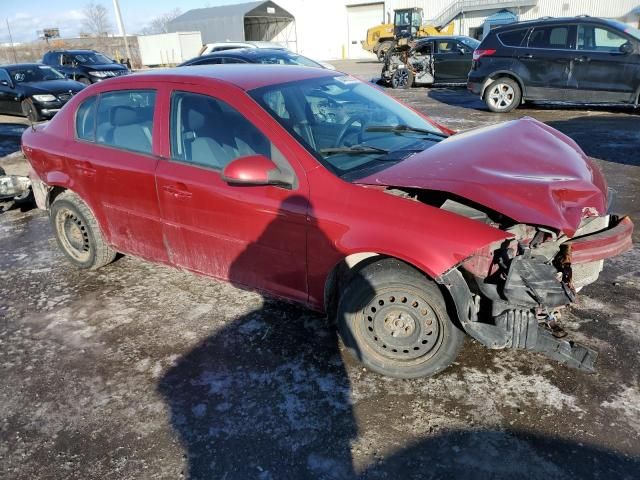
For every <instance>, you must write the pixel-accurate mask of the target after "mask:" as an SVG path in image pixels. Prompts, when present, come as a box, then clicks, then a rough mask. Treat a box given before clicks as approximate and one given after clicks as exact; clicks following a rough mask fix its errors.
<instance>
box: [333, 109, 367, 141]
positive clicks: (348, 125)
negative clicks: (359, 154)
mask: <svg viewBox="0 0 640 480" xmlns="http://www.w3.org/2000/svg"><path fill="white" fill-rule="evenodd" d="M356 122H360V125H361V126H360V131H359V132H358V143H362V134H363V133H364V126H365V123H366V122H365V118H364V117H363V116H362V115H353V116H351V117H349V118H348V119H347V121H346V122H344V125H342V128H341V129H340V133H338V137H337V138H336V142H335V144H334V145H333V146H334V148H338V147H341V146H342V143H343V142H344V138H345V137H346V136H347V132H349V129H350V128H351V126H352V125H353V124H354V123H356Z"/></svg>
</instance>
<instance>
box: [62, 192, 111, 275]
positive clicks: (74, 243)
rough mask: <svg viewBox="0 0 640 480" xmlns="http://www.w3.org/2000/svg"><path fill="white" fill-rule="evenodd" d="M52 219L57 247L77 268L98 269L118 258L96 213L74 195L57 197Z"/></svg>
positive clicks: (63, 194) (66, 193) (69, 193)
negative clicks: (95, 215) (104, 233)
mask: <svg viewBox="0 0 640 480" xmlns="http://www.w3.org/2000/svg"><path fill="white" fill-rule="evenodd" d="M50 218H51V224H52V226H53V230H54V232H55V235H56V240H57V242H58V246H59V247H60V249H61V250H62V251H63V252H64V254H65V255H66V257H67V258H68V259H69V260H70V261H71V263H73V264H74V265H75V266H77V267H78V268H84V269H89V270H96V269H98V268H100V267H103V266H105V265H107V264H108V263H111V262H113V260H114V259H115V258H116V252H115V250H113V249H112V248H111V247H109V245H107V242H106V241H105V239H104V236H103V235H102V232H101V230H100V226H99V225H98V221H97V220H96V218H95V217H94V216H93V213H92V212H91V210H90V209H89V207H88V206H87V204H86V203H84V201H82V199H81V198H80V197H78V195H76V194H75V193H73V192H69V191H66V192H63V193H61V194H60V195H58V196H57V197H56V199H55V200H54V202H53V205H52V206H51V212H50Z"/></svg>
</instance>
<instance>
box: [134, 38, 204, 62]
mask: <svg viewBox="0 0 640 480" xmlns="http://www.w3.org/2000/svg"><path fill="white" fill-rule="evenodd" d="M201 48H202V35H200V32H173V33H160V34H158V35H140V36H139V37H138V49H139V50H140V61H141V63H142V65H143V66H145V67H153V66H158V65H177V64H178V63H182V62H184V61H185V60H189V59H190V58H193V57H196V56H197V55H198V53H199V52H200V49H201Z"/></svg>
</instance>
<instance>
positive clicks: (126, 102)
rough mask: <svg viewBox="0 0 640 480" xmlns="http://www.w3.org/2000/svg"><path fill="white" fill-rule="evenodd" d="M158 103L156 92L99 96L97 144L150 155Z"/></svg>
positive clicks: (122, 92)
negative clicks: (156, 102)
mask: <svg viewBox="0 0 640 480" xmlns="http://www.w3.org/2000/svg"><path fill="white" fill-rule="evenodd" d="M155 101H156V92H155V91H153V90H120V91H117V92H109V93H103V94H102V95H100V100H99V102H98V108H97V112H96V128H95V141H96V143H100V144H103V145H109V146H112V147H116V148H121V149H123V150H131V151H134V152H140V153H151V149H152V148H151V147H152V145H153V141H152V132H153V110H154V107H155Z"/></svg>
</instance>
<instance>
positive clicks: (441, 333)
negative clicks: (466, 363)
mask: <svg viewBox="0 0 640 480" xmlns="http://www.w3.org/2000/svg"><path fill="white" fill-rule="evenodd" d="M338 329H339V331H340V336H341V337H342V339H343V341H344V344H345V346H346V347H347V348H348V349H349V351H350V353H351V354H352V355H353V356H354V357H356V358H358V359H359V360H360V361H361V362H362V363H363V364H364V365H365V366H367V367H368V368H370V369H371V370H374V371H376V372H378V373H380V374H382V375H387V376H391V377H397V378H418V377H426V376H431V375H434V374H436V373H438V372H440V371H441V370H444V369H445V368H446V367H447V366H449V365H450V364H451V363H452V362H453V361H454V359H455V358H456V356H457V355H458V352H459V351H460V349H461V347H462V344H463V341H464V333H463V332H462V331H461V330H460V329H458V327H456V326H455V325H454V324H453V322H452V321H451V320H450V318H449V316H448V315H447V309H446V305H445V301H444V298H443V296H442V294H441V293H440V290H439V289H438V287H437V285H436V284H435V283H433V282H432V281H430V280H429V279H427V278H426V277H425V276H424V275H423V274H422V273H421V272H419V271H417V270H416V269H414V268H412V267H410V266H409V265H407V264H405V263H403V262H400V261H398V260H396V259H392V258H384V259H381V260H377V261H375V262H374V263H370V264H368V265H366V266H365V267H363V268H362V269H361V270H360V271H359V272H357V273H356V274H355V275H353V277H352V279H351V281H350V283H349V285H348V286H347V288H346V289H345V291H344V293H343V295H342V296H341V299H340V302H339V305H338Z"/></svg>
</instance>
